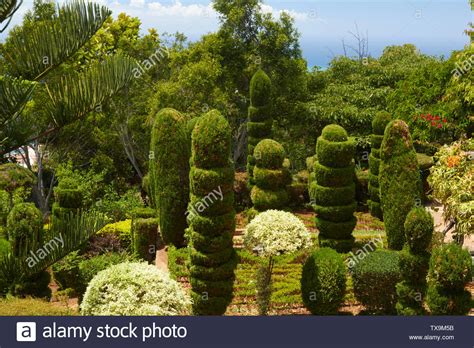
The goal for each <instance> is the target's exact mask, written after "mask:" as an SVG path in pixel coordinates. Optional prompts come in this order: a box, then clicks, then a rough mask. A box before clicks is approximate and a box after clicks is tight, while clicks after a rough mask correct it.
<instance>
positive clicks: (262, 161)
mask: <svg viewBox="0 0 474 348" xmlns="http://www.w3.org/2000/svg"><path fill="white" fill-rule="evenodd" d="M254 158H255V167H254V169H253V180H254V183H255V186H253V187H252V191H251V193H250V197H251V199H252V203H253V205H254V207H255V209H256V210H257V211H264V210H268V209H280V208H282V207H285V206H286V204H287V203H288V193H287V190H286V185H288V184H289V183H290V182H291V176H289V175H288V171H287V170H286V169H285V168H283V161H284V159H285V150H284V149H283V146H282V145H281V144H280V143H278V142H276V141H275V140H271V139H264V140H262V141H260V142H259V143H258V144H257V146H256V147H255V151H254Z"/></svg>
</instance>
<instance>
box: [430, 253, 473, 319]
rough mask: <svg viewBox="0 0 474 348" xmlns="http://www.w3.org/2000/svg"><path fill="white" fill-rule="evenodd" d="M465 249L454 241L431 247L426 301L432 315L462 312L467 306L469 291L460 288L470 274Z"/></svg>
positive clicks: (463, 312) (467, 310)
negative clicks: (434, 247) (438, 246)
mask: <svg viewBox="0 0 474 348" xmlns="http://www.w3.org/2000/svg"><path fill="white" fill-rule="evenodd" d="M471 267H472V261H471V257H470V255H469V252H468V251H467V250H466V249H462V248H461V247H460V246H459V245H456V244H446V245H443V246H441V247H440V248H437V249H434V250H433V253H432V255H431V259H430V267H429V272H428V291H427V295H426V302H427V303H428V307H429V308H430V311H431V314H433V315H464V314H467V313H468V312H469V310H470V308H471V294H470V293H469V291H467V290H464V287H465V286H466V284H467V283H468V282H469V281H470V280H471V277H472V274H471V272H472V268H471Z"/></svg>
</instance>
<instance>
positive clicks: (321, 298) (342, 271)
mask: <svg viewBox="0 0 474 348" xmlns="http://www.w3.org/2000/svg"><path fill="white" fill-rule="evenodd" d="M345 291H346V266H345V264H344V261H343V259H342V257H341V255H339V254H338V253H337V252H336V251H334V250H332V249H329V248H322V249H319V250H317V251H315V252H314V253H313V254H311V256H310V257H309V258H308V259H307V260H306V262H305V263H304V265H303V273H302V276H301V295H302V298H303V303H304V305H305V307H306V308H307V309H308V310H309V311H310V312H311V313H312V314H317V315H331V314H337V311H338V309H339V307H340V306H341V304H342V302H343V299H344V294H345Z"/></svg>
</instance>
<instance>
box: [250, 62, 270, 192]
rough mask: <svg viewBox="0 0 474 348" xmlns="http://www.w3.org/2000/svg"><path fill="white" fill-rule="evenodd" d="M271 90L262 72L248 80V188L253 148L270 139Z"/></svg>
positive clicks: (252, 166)
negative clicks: (263, 140)
mask: <svg viewBox="0 0 474 348" xmlns="http://www.w3.org/2000/svg"><path fill="white" fill-rule="evenodd" d="M271 90H272V83H271V80H270V78H269V77H268V75H267V74H265V72H264V71H263V70H258V71H257V72H256V73H255V74H254V75H253V77H252V79H251V80H250V107H249V109H248V122H247V133H248V147H247V155H248V156H247V173H248V180H249V184H250V186H253V185H254V181H253V170H254V166H255V163H256V160H255V158H254V151H255V146H256V145H257V144H258V143H259V142H260V141H261V140H262V139H265V138H271V136H272V124H273V118H272V116H271V113H270V112H271V104H270V103H271ZM269 169H271V168H269Z"/></svg>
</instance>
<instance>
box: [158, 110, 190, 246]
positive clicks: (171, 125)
mask: <svg viewBox="0 0 474 348" xmlns="http://www.w3.org/2000/svg"><path fill="white" fill-rule="evenodd" d="M150 151H151V152H150V168H149V175H150V191H151V192H150V198H151V201H152V203H153V205H154V206H155V207H156V209H157V210H158V216H159V220H160V231H161V235H162V237H163V240H164V241H165V243H166V244H173V245H175V246H176V247H178V248H179V247H182V246H184V245H185V240H184V231H185V230H186V227H187V223H186V209H187V206H188V202H189V157H190V147H189V138H188V135H187V133H186V119H185V117H184V116H183V115H182V114H180V113H179V112H178V111H176V110H174V109H170V108H166V109H162V110H161V111H160V112H158V114H157V115H156V117H155V120H154V123H153V129H152V132H151V144H150Z"/></svg>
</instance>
